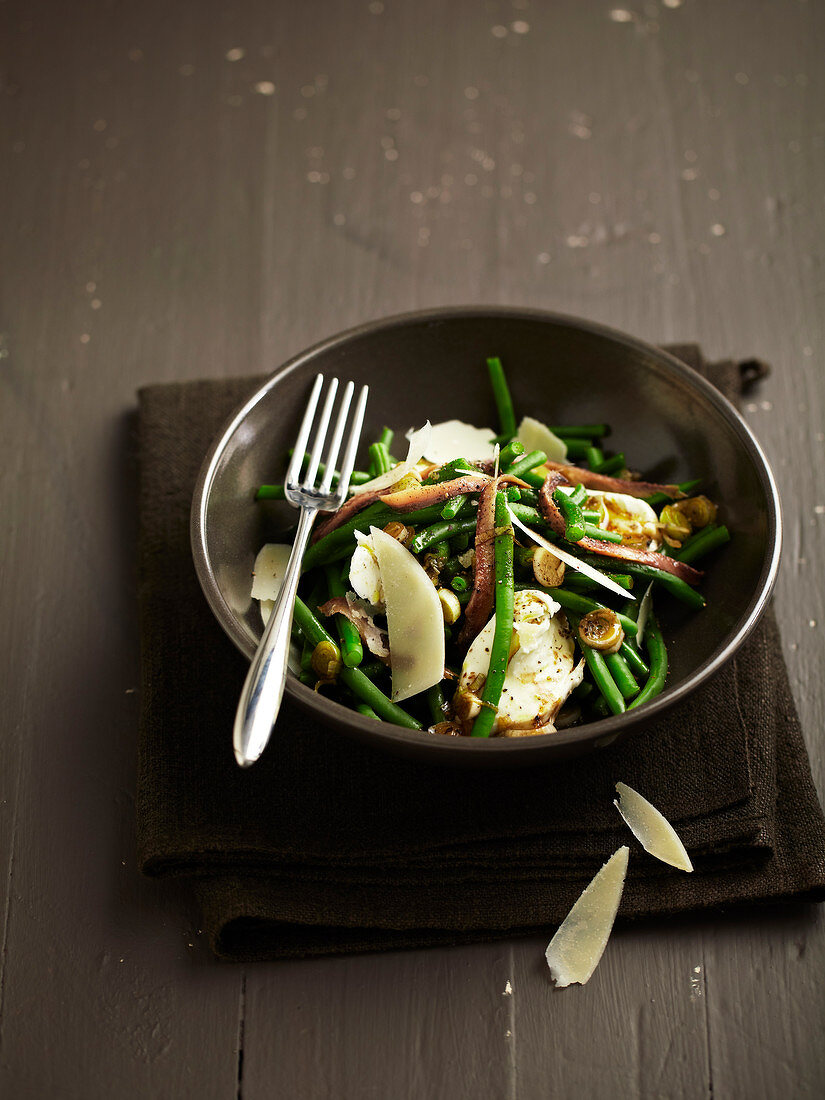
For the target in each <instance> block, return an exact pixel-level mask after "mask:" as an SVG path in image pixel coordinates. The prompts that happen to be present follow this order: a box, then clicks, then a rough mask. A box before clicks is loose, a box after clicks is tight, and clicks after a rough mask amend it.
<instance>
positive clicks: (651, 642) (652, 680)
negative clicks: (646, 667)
mask: <svg viewBox="0 0 825 1100" xmlns="http://www.w3.org/2000/svg"><path fill="white" fill-rule="evenodd" d="M645 647H646V649H647V652H648V656H649V657H650V675H649V677H648V679H647V683H646V684H645V686H644V687H643V688H642V690H641V691H640V692H639V694H638V695H637V696H636V698H635V699H634V700H633V702H632V703H631V704H630V707H631V709H633V708H634V707H640V706H641V705H642V704H643V703H646V702H648V700H649V699H653V698H655V696H657V695H660V694H661V692H662V690H663V689H664V686H665V677H666V676H667V646H666V645H665V640H664V638H663V637H662V631H661V629H660V627H659V621H658V619H657V618H656V616H655V615H653V614H651V615H648V618H647V625H646V626H645Z"/></svg>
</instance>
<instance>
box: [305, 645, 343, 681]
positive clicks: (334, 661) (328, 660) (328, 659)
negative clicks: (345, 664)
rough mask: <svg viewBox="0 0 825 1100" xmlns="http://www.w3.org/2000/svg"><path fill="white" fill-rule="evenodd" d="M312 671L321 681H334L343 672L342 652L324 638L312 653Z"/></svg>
mask: <svg viewBox="0 0 825 1100" xmlns="http://www.w3.org/2000/svg"><path fill="white" fill-rule="evenodd" d="M312 671H313V672H314V673H315V675H316V676H318V677H319V678H320V679H321V680H332V679H334V678H335V677H336V676H337V675H338V673H339V672H340V671H341V651H340V650H339V648H338V646H337V645H336V644H335V643H334V642H330V641H328V640H327V639H326V638H324V640H323V641H321V642H319V643H318V645H317V646H316V647H315V649H314V650H313V651H312Z"/></svg>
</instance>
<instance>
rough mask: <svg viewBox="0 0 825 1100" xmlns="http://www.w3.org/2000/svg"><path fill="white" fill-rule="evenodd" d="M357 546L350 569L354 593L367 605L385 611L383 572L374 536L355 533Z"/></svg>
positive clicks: (350, 581)
mask: <svg viewBox="0 0 825 1100" xmlns="http://www.w3.org/2000/svg"><path fill="white" fill-rule="evenodd" d="M355 539H356V542H357V544H358V545H357V546H356V548H355V550H354V551H353V554H352V559H351V560H350V567H349V583H350V584H351V585H352V588H353V591H354V592H355V593H356V594H357V595H358V596H360V597H361V599H362V600H366V602H367V603H369V604H372V605H373V606H374V607H377V608H378V609H379V610H380V611H383V610H384V586H383V584H382V583H381V570H380V568H379V566H378V556H377V555H376V553H375V546H374V545H373V541H372V535H365V534H363V532H361V531H356V532H355Z"/></svg>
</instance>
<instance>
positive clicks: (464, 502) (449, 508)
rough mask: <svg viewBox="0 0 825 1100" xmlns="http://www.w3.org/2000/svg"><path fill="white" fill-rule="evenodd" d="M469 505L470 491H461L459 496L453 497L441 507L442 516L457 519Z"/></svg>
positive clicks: (447, 518)
mask: <svg viewBox="0 0 825 1100" xmlns="http://www.w3.org/2000/svg"><path fill="white" fill-rule="evenodd" d="M469 506H470V495H469V493H461V494H460V495H459V496H457V497H451V498H450V499H449V500H448V501H447V503H446V504H445V505H444V507H443V508H442V509H441V518H442V519H446V520H452V519H457V518H458V516H459V515H460V514H461V512H464V511H465V510H466V509H467V508H469Z"/></svg>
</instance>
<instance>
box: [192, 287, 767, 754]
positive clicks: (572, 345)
mask: <svg viewBox="0 0 825 1100" xmlns="http://www.w3.org/2000/svg"><path fill="white" fill-rule="evenodd" d="M490 355H498V356H500V357H501V359H502V361H503V362H504V364H505V369H506V371H507V377H508V380H509V382H510V387H511V390H512V394H513V401H514V404H515V408H516V413H517V416H519V417H520V416H522V415H525V414H530V415H533V416H536V417H538V418H539V419H541V420H544V421H545V422H546V423H556V424H565V423H567V424H576V423H592V422H599V421H607V422H608V423H610V424H611V425H612V429H613V434H612V436H611V439H610V444H611V446H612V447H613V448H615V449H616V450H624V451H625V452H626V454H627V455H628V460H629V462H630V464H631V465H632V466H633V468H634V469H638V470H641V471H644V473H645V475H646V476H648V477H650V478H651V479H652V480H658V481H670V482H676V481H682V480H685V479H687V478H689V477H701V478H702V488H703V491H704V492H705V493H707V495H708V496H710V497H711V498H712V499H713V500H715V501H717V502H718V503H719V504H720V506H721V512H722V517H723V519H724V522H725V523H726V524H727V526H728V527H729V529H730V530H731V532H732V533H733V538H732V541H731V542H730V543H729V544H728V545H727V546H726V547H724V548H723V549H722V550H721V551H719V552H717V553H716V554H715V555H714V557H713V559H712V560H711V561H710V562H709V565H710V568H709V569H708V573H707V577H706V579H705V581H704V585H703V591H704V594H705V596H706V597H707V608H706V609H705V610H704V611H701V612H699V613H698V614H696V613H685V612H684V610H683V609H682V607H681V605H678V604H674V602H673V601H672V600H671V599H669V598H664V599H662V600H661V601H659V610H660V612H661V613H662V615H663V620H664V621H663V629H664V632H665V637H666V640H667V642H668V649H669V657H670V671H669V674H668V681H667V689H666V690H665V691H664V693H663V694H662V695H660V696H659V697H658V698H656V699H654V700H653V701H652V702H651V703H649V704H648V705H647V706H645V707H642V708H640V709H639V710H634V711H630V712H629V713H627V714H623V715H620V716H616V717H610V718H606V719H604V720H602V721H599V722H594V723H590V724H588V725H584V726H578V727H575V728H572V729H569V730H566V731H560V732H557V733H551V734H542V735H536V736H532V737H525V738H513V739H508V738H501V739H499V738H493V739H490V740H474V739H472V738H452V737H440V736H438V735H435V734H430V733H426V732H421V733H419V732H417V731H414V730H413V731H411V730H406V729H402V728H400V727H398V726H394V725H390V724H388V723H385V722H376V721H375V720H374V719H368V718H364V717H362V716H361V715H359V714H357V713H355V712H353V711H351V710H348V709H347V708H346V707H344V706H341V705H340V704H338V703H334V702H331V701H330V700H329V699H327V698H325V697H324V696H323V695H320V694H316V693H315V692H313V691H311V690H310V689H309V688H307V687H305V686H304V685H302V684H300V683H299V682H298V680H297V679H295V678H294V677H292V676H289V677H288V679H287V686H286V690H287V692H288V694H289V695H290V696H291V697H292V698H293V699H294V700H295V701H296V702H297V703H299V704H300V705H301V706H302V707H305V708H306V709H307V710H309V711H311V712H312V714H313V715H315V716H316V717H317V719H318V720H319V721H320V722H323V723H326V724H329V725H332V726H336V727H338V728H339V729H341V730H342V731H343V732H345V733H347V734H350V735H351V736H353V737H356V738H359V739H360V740H363V741H365V742H368V743H370V744H372V745H375V746H380V747H385V748H387V749H391V750H395V751H399V752H403V753H405V754H407V755H412V756H415V757H417V758H419V759H421V760H427V761H430V762H445V763H448V762H449V763H466V764H491V765H494V766H501V765H504V764H528V763H533V762H535V761H537V760H542V761H549V760H558V759H562V758H564V757H568V756H572V755H575V754H578V753H581V752H584V751H586V750H590V749H593V748H598V747H601V746H604V745H608V744H610V743H612V742H614V741H616V740H617V738H619V737H621V736H624V735H626V734H628V733H630V732H631V731H633V730H636V729H639V728H641V727H643V726H645V725H647V724H649V723H651V722H653V721H655V720H656V719H658V718H660V717H661V715H662V714H663V713H664V712H665V711H666V710H667V709H668V708H669V707H672V706H673V704H674V703H676V702H678V701H680V700H683V699H685V698H686V697H687V696H688V695H689V694H690V692H692V691H694V690H695V689H696V688H697V687H698V686H699V685H700V684H702V683H704V682H705V681H706V680H707V679H708V678H709V677H711V676H712V675H713V674H714V673H715V672H717V671H718V670H719V669H720V668H721V666H722V665H723V664H724V663H725V662H726V661H728V660H729V659H730V658H731V656H732V655H733V654H734V653H735V652H736V650H737V649H738V648H739V646H740V645H741V644H742V642H743V641H744V639H745V638H746V637H747V635H748V634H749V633H750V631H751V630H752V629H753V627H754V625H755V624H756V622H757V620H758V619H759V616H760V615H761V614H762V612H763V610H764V608H765V605H766V602H767V600H768V597H769V595H770V592H771V589H772V587H773V583H774V580H775V577H776V572H777V564H778V558H779V547H780V513H779V500H778V497H777V492H776V486H775V484H774V479H773V476H772V474H771V471H770V469H769V467H768V464H767V462H766V460H765V457H764V455H763V454H762V451H761V449H760V447H759V444H758V443H757V442H756V440H755V439H754V437H753V435H752V434H751V432H750V430H749V429H748V427H747V425H746V424H745V423H744V421H743V420H742V419H741V417H740V416H739V414H738V413H737V412H736V410H735V409H734V408H733V407H732V406H731V405H730V403H729V402H728V401H726V400H725V399H724V398H723V397H722V396H721V395H720V394H719V392H718V391H717V390H716V389H715V388H714V387H713V386H711V385H710V384H709V383H708V382H706V381H705V380H704V379H703V378H702V377H700V376H699V375H698V374H697V373H696V372H695V371H693V370H691V369H690V368H689V367H687V366H685V365H684V364H683V363H681V362H679V361H678V360H677V359H674V358H673V357H672V356H670V355H668V354H666V353H665V352H663V351H660V350H659V349H657V348H654V347H650V346H648V345H647V344H643V343H641V342H640V341H639V340H634V339H632V338H631V337H629V336H624V335H622V334H621V333H618V332H613V331H611V330H610V329H606V328H602V327H601V326H599V325H594V324H591V323H589V322H587V321H580V320H576V319H573V318H569V317H563V316H558V315H555V314H551V313H544V312H540V311H537V310H527V309H506V308H461V309H446V310H434V311H428V312H423V313H413V314H407V315H403V316H400V317H391V318H388V319H386V320H382V321H375V322H371V323H369V324H365V325H361V326H360V327H359V328H355V329H352V330H350V331H349V332H345V333H343V334H342V335H340V336H335V337H332V338H331V339H329V340H325V341H324V342H323V343H320V344H317V345H316V346H315V347H314V348H311V349H310V350H309V351H306V352H304V353H303V354H301V355H298V356H297V357H296V358H294V359H292V360H291V361H290V362H289V363H287V364H285V365H284V366H283V367H281V368H280V370H278V371H277V372H276V373H275V374H274V375H273V376H272V378H270V379H269V381H267V382H266V383H265V384H264V385H263V386H261V388H260V389H259V390H258V391H257V392H256V393H254V394H252V395H251V396H250V398H249V400H248V401H247V402H246V404H245V405H244V406H243V407H242V408H241V409H239V410H238V412H237V413H236V414H235V415H234V416H233V417H232V418H231V420H230V421H229V422H228V424H227V425H226V427H225V428H224V430H223V431H222V432H221V434H220V436H219V437H218V438H217V439H216V440H215V442H214V444H213V446H212V449H211V450H210V452H209V454H208V455H207V456H206V459H205V461H204V464H203V468H202V470H201V473H200V477H199V479H198V484H197V488H196V490H195V497H194V500H193V504H192V548H193V554H194V559H195V566H196V569H197V572H198V576H199V578H200V582H201V585H202V587H203V591H204V593H205V595H206V598H207V600H208V601H209V603H210V605H211V607H212V610H213V611H214V613H215V615H216V617H217V619H218V621H219V622H220V624H221V626H222V627H223V629H224V630H225V631H226V633H227V634H228V635H229V637H230V638H231V639H232V641H233V642H234V643H235V645H236V646H237V647H238V648H239V649H240V650H241V652H242V653H244V654H245V655H246V656H247V657H248V658H251V657H252V654H253V652H254V650H255V648H256V646H257V642H258V639H259V637H260V634H261V630H262V628H261V619H260V615H259V612H258V606H257V603H254V604H253V602H252V601H251V599H250V596H249V589H250V581H251V570H252V563H253V561H254V559H255V555H256V553H257V551H258V549H259V548H260V546H261V545H262V544H263V543H264V542H266V541H268V540H271V539H273V538H274V539H277V537H278V535H279V533H280V534H281V535H282V534H283V532H285V531H286V530H287V529H288V528H289V527H290V526H291V525H292V524H293V523H294V522H295V516H296V514H295V512H294V511H293V510H292V509H291V508H290V507H289V505H287V504H276V505H272V504H268V505H266V506H265V507H264V506H261V505H260V504H256V503H255V501H254V499H253V497H254V493H255V490H256V488H257V486H258V485H259V484H262V483H265V482H272V481H276V480H281V479H282V476H283V472H284V468H285V455H286V451H287V449H288V448H289V447H290V446H291V445H292V443H293V441H294V436H295V434H296V430H297V421H298V419H299V415H300V413H301V412H302V410H303V408H304V405H305V403H306V399H307V395H308V392H309V386H310V382H311V379H312V378H313V377H314V375H315V374H316V373H317V372H319V371H320V372H322V373H324V374H325V375H329V376H331V375H337V376H338V377H339V378H342V379H346V378H352V379H353V380H354V381H355V382H356V384H357V383H360V382H368V383H369V384H370V399H369V404H368V406H367V418H366V422H365V429H364V433H363V440H364V441H365V443H368V442H369V440H371V439H373V438H375V437H376V435H377V433H378V432H379V431H380V429H381V427H382V426H383V425H384V424H388V425H390V426H392V427H394V428H396V430H397V431H399V432H401V433H403V432H404V431H405V430H406V429H407V428H408V427H410V426H419V425H420V424H422V423H423V422H424V421H425V420H427V419H430V420H432V421H438V420H447V419H449V418H451V417H458V418H461V419H463V420H466V421H469V422H470V423H473V424H486V425H489V426H491V427H492V426H494V425H495V424H496V411H495V406H494V404H493V398H492V396H491V393H490V389H489V386H488V384H487V376H486V370H485V368H484V361H485V358H486V357H487V356H490ZM365 449H366V448H364V450H365Z"/></svg>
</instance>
